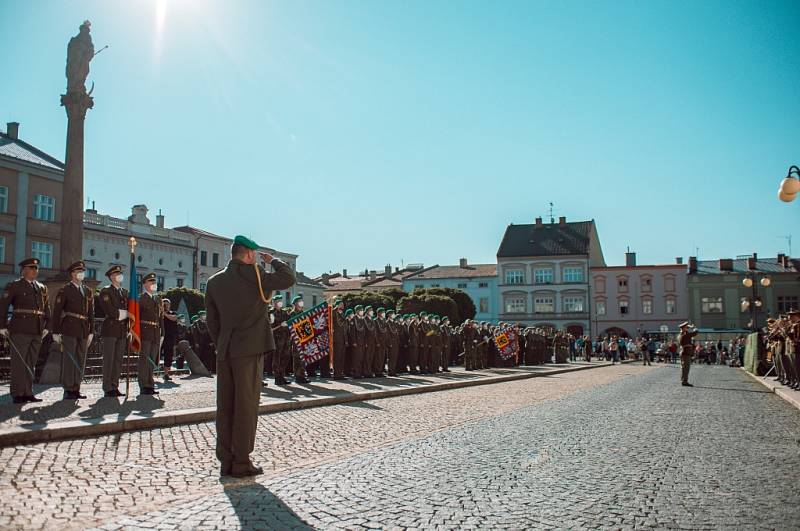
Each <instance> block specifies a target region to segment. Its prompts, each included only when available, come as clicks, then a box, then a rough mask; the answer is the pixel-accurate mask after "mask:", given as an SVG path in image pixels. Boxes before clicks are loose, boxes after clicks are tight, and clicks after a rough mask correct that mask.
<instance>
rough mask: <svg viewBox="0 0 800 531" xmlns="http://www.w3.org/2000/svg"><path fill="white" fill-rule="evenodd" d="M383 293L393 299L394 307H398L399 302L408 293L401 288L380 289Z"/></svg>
mask: <svg viewBox="0 0 800 531" xmlns="http://www.w3.org/2000/svg"><path fill="white" fill-rule="evenodd" d="M380 294H381V295H386V296H387V297H389V298H391V299H392V308H397V302H398V301H399V300H400V299H402V298H403V297H405V296H406V295H408V293H406V292H405V291H403V290H401V289H400V288H387V289H382V290H381V291H380Z"/></svg>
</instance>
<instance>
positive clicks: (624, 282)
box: [617, 278, 628, 291]
mask: <svg viewBox="0 0 800 531" xmlns="http://www.w3.org/2000/svg"><path fill="white" fill-rule="evenodd" d="M617 287H619V291H628V279H627V278H618V279H617Z"/></svg>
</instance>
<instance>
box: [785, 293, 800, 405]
mask: <svg viewBox="0 0 800 531" xmlns="http://www.w3.org/2000/svg"><path fill="white" fill-rule="evenodd" d="M786 350H788V351H790V352H791V354H792V357H793V361H794V367H795V370H796V371H800V311H798V310H795V309H792V310H789V331H788V334H787V338H786ZM798 376H800V374H798ZM794 389H796V390H800V382H798V383H796V384H795V386H794Z"/></svg>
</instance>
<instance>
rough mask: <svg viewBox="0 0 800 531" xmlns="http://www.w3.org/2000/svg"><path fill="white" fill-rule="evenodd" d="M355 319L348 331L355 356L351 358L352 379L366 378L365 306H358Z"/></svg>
mask: <svg viewBox="0 0 800 531" xmlns="http://www.w3.org/2000/svg"><path fill="white" fill-rule="evenodd" d="M354 310H355V317H353V320H352V321H351V323H350V327H349V329H348V334H349V341H350V346H351V348H352V353H353V355H352V356H351V357H350V360H349V361H350V371H349V372H350V377H351V378H363V377H364V350H365V349H366V345H367V325H366V322H365V320H364V306H362V305H361V304H358V305H356V307H355V308H354Z"/></svg>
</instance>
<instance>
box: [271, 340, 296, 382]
mask: <svg viewBox="0 0 800 531" xmlns="http://www.w3.org/2000/svg"><path fill="white" fill-rule="evenodd" d="M275 347H276V348H275V351H274V352H273V353H272V372H273V374H274V375H275V378H279V377H280V378H285V377H286V373H287V371H288V370H289V364H290V363H291V360H292V355H291V353H290V352H289V343H288V341H287V340H286V339H285V338H280V337H276V338H275Z"/></svg>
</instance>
